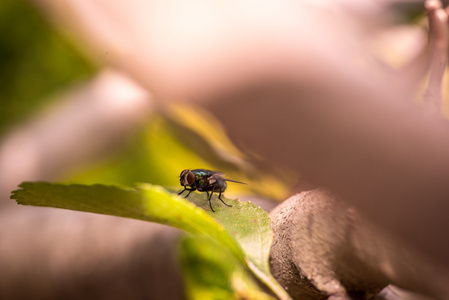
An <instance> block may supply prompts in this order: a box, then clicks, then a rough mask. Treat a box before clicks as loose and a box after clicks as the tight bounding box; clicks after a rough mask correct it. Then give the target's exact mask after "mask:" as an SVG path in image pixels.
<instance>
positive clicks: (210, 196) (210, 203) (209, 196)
mask: <svg viewBox="0 0 449 300" xmlns="http://www.w3.org/2000/svg"><path fill="white" fill-rule="evenodd" d="M206 193H207V196H208V200H209V206H210V209H211V210H212V211H213V212H215V210H214V209H213V208H212V202H211V201H210V199H211V198H212V195H213V194H214V192H210V195H209V192H206ZM221 201H223V200H221Z"/></svg>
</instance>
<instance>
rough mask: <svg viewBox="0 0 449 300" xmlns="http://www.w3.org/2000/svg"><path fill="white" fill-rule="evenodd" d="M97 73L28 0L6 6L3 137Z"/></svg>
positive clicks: (2, 16)
mask: <svg viewBox="0 0 449 300" xmlns="http://www.w3.org/2000/svg"><path fill="white" fill-rule="evenodd" d="M93 70H94V67H93V66H92V64H91V63H89V62H88V61H87V60H86V59H84V58H83V57H82V56H81V55H80V54H79V53H78V52H77V51H76V50H75V48H74V47H73V46H72V45H71V44H70V43H69V42H68V41H67V40H65V39H64V37H63V36H61V34H59V33H58V32H56V31H55V30H54V29H53V28H52V27H51V26H50V24H49V23H48V21H46V20H45V18H44V17H43V16H42V15H40V14H39V12H38V11H37V10H36V9H35V8H34V7H33V6H32V5H31V4H30V3H29V2H28V1H25V0H2V3H1V5H0V101H1V108H0V135H2V134H4V133H5V131H6V129H7V127H8V126H10V125H11V124H12V123H16V122H18V121H20V120H21V119H23V118H24V117H26V116H29V115H31V114H32V113H33V112H34V111H35V110H37V109H38V108H40V107H41V106H42V105H43V104H44V102H45V101H48V99H49V97H48V95H49V94H50V93H54V92H55V90H57V89H61V88H62V87H64V86H67V85H69V84H70V83H72V82H74V81H77V80H81V79H83V78H86V77H87V76H89V75H90V74H91V73H92V72H93Z"/></svg>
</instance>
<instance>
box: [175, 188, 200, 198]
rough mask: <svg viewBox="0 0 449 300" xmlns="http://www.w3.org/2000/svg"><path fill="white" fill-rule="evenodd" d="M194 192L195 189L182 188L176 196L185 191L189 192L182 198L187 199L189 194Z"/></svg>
mask: <svg viewBox="0 0 449 300" xmlns="http://www.w3.org/2000/svg"><path fill="white" fill-rule="evenodd" d="M194 190H196V189H188V188H186V187H184V189H183V190H182V191H180V192H179V193H178V195H181V194H182V193H184V192H185V191H189V193H188V194H187V196H185V197H184V198H187V197H189V195H190V193H191V192H192V191H194Z"/></svg>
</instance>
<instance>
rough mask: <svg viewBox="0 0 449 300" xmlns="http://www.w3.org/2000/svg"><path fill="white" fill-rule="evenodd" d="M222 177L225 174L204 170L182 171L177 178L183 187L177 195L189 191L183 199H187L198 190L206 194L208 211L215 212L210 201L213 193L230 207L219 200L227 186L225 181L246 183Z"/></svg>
mask: <svg viewBox="0 0 449 300" xmlns="http://www.w3.org/2000/svg"><path fill="white" fill-rule="evenodd" d="M224 175H225V174H224V173H222V172H218V171H212V170H205V169H195V170H184V171H182V172H181V175H180V176H179V181H180V182H181V185H182V186H183V187H184V189H183V190H182V191H180V192H179V193H178V195H181V194H182V193H184V192H185V191H189V193H188V194H187V196H186V197H185V198H187V197H189V195H190V193H191V192H192V191H195V190H198V191H199V192H206V193H207V198H208V200H209V206H210V209H211V210H212V211H213V212H215V210H214V209H213V208H212V203H211V201H210V199H211V198H212V195H213V193H214V192H215V193H218V199H220V201H221V202H223V204H224V205H226V206H229V207H232V205H229V204H226V203H225V202H224V201H223V199H221V193H223V192H224V191H225V190H226V188H227V186H228V184H227V183H226V181H230V182H236V183H241V184H246V183H244V182H240V181H235V180H231V179H227V178H224V177H223V176H224ZM209 193H210V194H209Z"/></svg>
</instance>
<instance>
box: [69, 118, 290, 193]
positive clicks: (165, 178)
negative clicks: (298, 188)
mask: <svg viewBox="0 0 449 300" xmlns="http://www.w3.org/2000/svg"><path fill="white" fill-rule="evenodd" d="M183 113H185V114H188V115H190V116H191V117H192V120H195V121H196V122H197V123H198V124H199V125H203V126H204V127H206V129H205V130H203V132H198V131H197V130H196V129H195V128H194V126H193V127H192V126H190V125H189V124H187V123H186V122H183V121H182V120H177V121H175V120H173V119H172V117H173V116H172V117H170V118H167V117H164V116H156V117H154V118H153V119H152V121H149V122H148V124H147V125H146V126H144V128H142V131H141V132H140V133H139V134H138V135H137V136H136V137H135V138H133V139H132V141H130V142H129V144H127V145H124V147H123V149H121V150H120V151H119V152H118V153H116V154H115V155H114V156H109V157H105V159H103V160H102V161H97V162H95V163H94V164H91V165H87V166H84V167H83V168H80V169H79V170H76V171H74V172H73V173H72V174H69V176H67V177H66V178H65V181H69V182H76V183H87V184H94V183H103V184H116V185H133V184H135V183H136V182H149V183H152V184H157V185H162V186H165V187H170V188H172V189H180V188H181V187H180V185H179V174H180V173H181V171H182V170H183V169H196V168H203V169H213V170H219V171H222V172H225V173H226V175H227V177H228V178H231V179H234V180H239V181H242V182H245V183H247V185H238V184H230V185H229V187H228V190H227V192H226V194H228V193H238V194H239V195H242V194H248V193H250V194H259V195H263V196H265V197H269V198H272V199H284V198H285V196H286V194H287V191H288V187H290V186H292V184H293V183H292V182H293V176H291V177H290V178H285V177H287V176H285V177H282V176H284V175H288V174H287V173H286V172H284V173H283V172H277V173H275V172H272V173H273V174H270V173H269V172H264V170H260V169H256V168H254V167H252V166H251V165H249V164H248V163H247V162H246V161H245V159H244V158H241V157H239V156H238V150H237V149H235V148H234V146H233V145H232V144H231V142H230V141H228V140H227V138H226V136H225V134H224V132H221V133H220V128H219V127H218V126H217V127H215V128H208V126H209V125H210V124H215V123H214V122H213V121H210V120H208V119H204V118H203V117H202V116H200V115H198V114H196V115H194V111H192V110H188V109H187V110H184V111H183ZM176 116H177V117H179V116H180V115H179V114H177V115H176ZM179 118H181V117H179ZM206 124H207V125H206ZM216 132H218V136H217V135H215V133H216ZM228 149H231V150H230V151H229V152H228Z"/></svg>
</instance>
